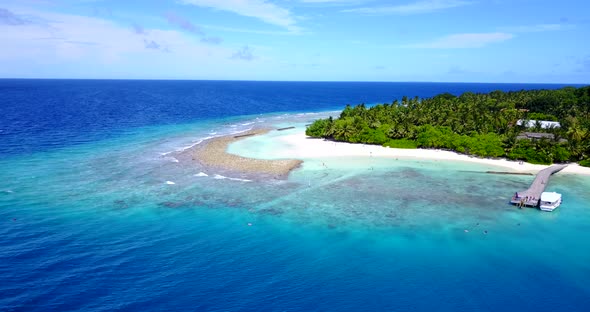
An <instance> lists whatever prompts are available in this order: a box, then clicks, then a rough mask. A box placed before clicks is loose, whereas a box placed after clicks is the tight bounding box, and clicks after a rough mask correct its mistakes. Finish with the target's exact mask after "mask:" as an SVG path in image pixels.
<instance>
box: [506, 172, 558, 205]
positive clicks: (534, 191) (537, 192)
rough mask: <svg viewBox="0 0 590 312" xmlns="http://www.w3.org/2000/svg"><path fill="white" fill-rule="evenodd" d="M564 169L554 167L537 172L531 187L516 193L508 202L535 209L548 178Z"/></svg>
mask: <svg viewBox="0 0 590 312" xmlns="http://www.w3.org/2000/svg"><path fill="white" fill-rule="evenodd" d="M565 167H567V165H554V166H551V167H549V168H545V169H543V170H541V171H539V173H537V176H536V177H535V180H533V183H531V186H530V187H529V188H528V189H527V190H526V191H522V192H517V193H516V194H515V196H513V197H512V200H511V201H510V202H511V203H512V204H515V205H519V206H530V207H537V206H538V205H539V200H541V193H543V191H545V187H546V186H547V183H549V177H550V176H551V175H552V174H554V173H556V172H559V171H561V170H563V169H564V168H565Z"/></svg>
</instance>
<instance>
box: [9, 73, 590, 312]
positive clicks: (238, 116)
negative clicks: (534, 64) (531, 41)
mask: <svg viewBox="0 0 590 312" xmlns="http://www.w3.org/2000/svg"><path fill="white" fill-rule="evenodd" d="M562 86H563V85H542V84H474V83H365V82H246V81H124V80H120V81H117V80H10V79H4V80H0V311H70V310H71V311H113V310H122V311H159V310H193V311H588V310H590V248H589V247H590V245H589V244H588V242H589V241H590V205H589V204H588V203H589V202H590V191H589V190H590V177H586V176H578V175H567V174H563V175H561V174H558V175H556V176H555V177H554V178H552V180H551V184H550V187H551V188H552V189H553V190H556V191H558V192H560V193H562V194H563V195H564V204H563V205H562V206H561V207H560V208H558V209H557V210H556V211H555V212H553V213H542V212H540V211H538V210H535V209H525V210H519V209H515V208H514V207H512V206H510V205H507V204H506V202H507V198H508V197H509V196H510V195H511V194H513V193H514V190H515V189H521V188H522V189H524V188H526V186H527V185H528V183H530V181H531V180H532V178H531V177H529V176H497V175H488V174H483V173H482V172H484V171H485V170H489V168H486V167H483V166H480V165H474V164H457V163H445V162H433V161H411V160H400V161H397V162H395V163H392V162H391V161H390V160H386V159H371V160H370V164H368V163H366V162H367V161H368V160H366V159H364V160H359V159H337V160H329V161H331V162H330V165H331V167H330V168H331V169H330V170H328V171H326V170H324V171H319V170H317V167H319V166H315V165H314V161H313V160H309V161H307V160H306V162H305V163H304V166H303V167H302V168H301V169H298V170H296V171H294V172H293V173H292V174H291V176H290V177H289V179H287V180H284V181H256V182H253V181H243V180H239V179H233V180H232V179H228V178H227V177H223V176H219V175H214V173H208V175H207V174H203V172H201V171H202V170H201V169H200V168H193V167H187V166H181V165H179V164H178V163H177V162H175V160H174V159H172V158H170V157H168V156H167V155H168V154H167V153H168V152H170V151H174V150H178V149H182V148H184V147H186V146H190V145H194V144H198V143H199V142H201V141H202V140H203V139H205V138H208V137H211V136H216V135H223V134H230V133H237V132H239V131H243V130H247V129H248V128H249V127H251V125H252V124H255V123H256V124H259V125H262V126H275V127H276V126H285V125H305V124H307V123H309V122H311V121H312V120H314V119H315V118H318V117H325V116H327V115H329V114H333V113H330V112H331V111H332V112H333V111H336V110H339V109H342V108H343V107H344V105H346V104H358V103H367V104H375V103H382V102H392V101H393V100H395V99H400V98H401V97H402V96H404V95H407V96H410V97H413V96H420V97H427V96H433V95H435V94H438V93H442V92H450V93H453V94H456V95H459V94H461V93H463V92H467V91H469V92H489V91H493V90H503V91H510V90H521V89H539V88H551V89H555V88H560V87H562ZM322 161H324V160H322ZM325 161H326V162H327V161H328V160H325ZM332 164H333V165H332ZM369 165H370V166H371V173H370V174H368V172H367V170H366V167H367V166H369ZM373 169H374V170H373ZM213 177H215V178H213ZM311 181H313V183H312V182H311ZM172 182H173V183H172ZM420 189H426V190H428V192H426V193H422V192H419V191H417V190H420ZM474 194H478V196H474ZM481 194H484V195H483V196H482V195H481Z"/></svg>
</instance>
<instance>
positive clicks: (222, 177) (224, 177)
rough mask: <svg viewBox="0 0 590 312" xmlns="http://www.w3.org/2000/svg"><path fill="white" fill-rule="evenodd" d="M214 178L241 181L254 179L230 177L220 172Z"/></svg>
mask: <svg viewBox="0 0 590 312" xmlns="http://www.w3.org/2000/svg"><path fill="white" fill-rule="evenodd" d="M213 179H217V180H231V181H241V182H252V180H248V179H240V178H230V177H226V176H222V175H220V174H215V175H214V176H213Z"/></svg>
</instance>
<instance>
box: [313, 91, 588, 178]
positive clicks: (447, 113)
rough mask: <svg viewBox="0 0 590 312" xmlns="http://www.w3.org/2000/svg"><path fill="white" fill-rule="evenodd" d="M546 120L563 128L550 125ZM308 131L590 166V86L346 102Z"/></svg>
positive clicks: (322, 135) (331, 136)
mask: <svg viewBox="0 0 590 312" xmlns="http://www.w3.org/2000/svg"><path fill="white" fill-rule="evenodd" d="M542 120H543V121H556V122H559V126H554V125H553V126H550V127H548V126H546V125H545V124H544V123H541V121H542ZM306 134H307V135H308V136H311V137H316V138H325V139H329V140H335V141H343V142H350V143H365V144H378V145H383V146H388V147H393V148H436V149H445V150H452V151H456V152H459V153H463V154H468V155H476V156H480V157H492V158H499V157H506V158H508V159H512V160H523V161H527V162H530V163H535V164H550V163H563V162H570V161H574V162H579V164H580V165H583V166H590V86H586V87H582V88H574V87H566V88H562V89H558V90H522V91H515V92H502V91H493V92H490V93H486V94H484V93H477V94H476V93H470V92H466V93H463V94H462V95H460V96H455V95H452V94H450V93H443V94H439V95H436V96H434V97H431V98H422V99H421V98H418V97H414V98H408V97H405V96H404V97H403V98H402V99H401V101H399V100H395V101H394V102H393V103H391V104H379V105H375V106H371V107H367V106H366V105H365V104H359V105H356V106H354V107H353V106H350V105H347V106H346V107H345V108H344V110H343V111H342V113H341V114H340V116H339V117H338V118H336V119H334V118H332V117H330V118H327V119H319V120H316V121H315V122H313V123H312V124H311V125H309V126H308V127H307V129H306Z"/></svg>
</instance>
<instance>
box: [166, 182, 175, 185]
mask: <svg viewBox="0 0 590 312" xmlns="http://www.w3.org/2000/svg"><path fill="white" fill-rule="evenodd" d="M166 184H168V185H174V184H176V183H174V182H172V181H166Z"/></svg>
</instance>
